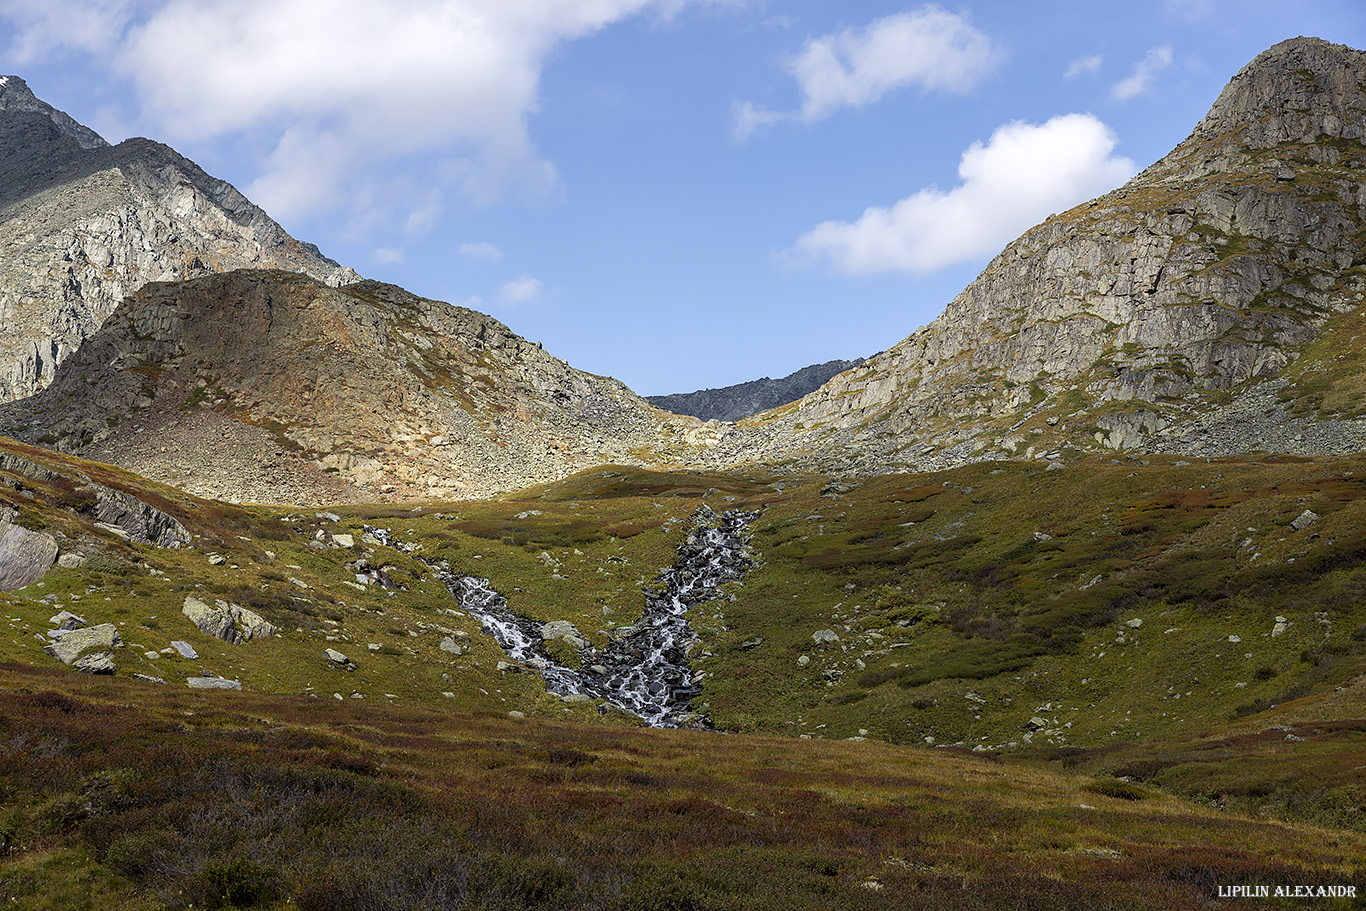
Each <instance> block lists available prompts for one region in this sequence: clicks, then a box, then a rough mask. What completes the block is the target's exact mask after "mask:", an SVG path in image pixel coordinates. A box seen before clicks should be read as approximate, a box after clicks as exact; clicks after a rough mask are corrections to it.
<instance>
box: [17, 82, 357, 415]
mask: <svg viewBox="0 0 1366 911" xmlns="http://www.w3.org/2000/svg"><path fill="white" fill-rule="evenodd" d="M241 268H272V269H287V270H290V271H295V272H303V273H305V274H307V275H310V276H313V277H314V278H317V279H319V280H321V281H323V282H326V283H327V284H330V285H341V284H346V283H348V282H353V281H357V280H358V279H359V278H360V276H358V275H357V274H356V273H355V272H353V271H352V270H350V269H347V268H344V267H342V266H340V265H338V264H337V263H335V262H333V261H332V260H330V259H328V258H326V257H325V256H323V255H322V254H321V253H320V252H319V251H318V249H317V248H316V247H314V246H313V245H311V244H305V243H300V242H299V241H297V240H295V239H294V238H292V237H290V236H289V235H288V234H287V233H285V231H284V229H283V228H281V227H280V226H279V225H278V224H276V223H275V222H274V221H273V220H271V218H270V217H269V216H268V215H266V213H265V212H264V211H262V210H261V209H260V208H258V207H257V206H255V205H253V204H252V203H251V202H250V201H249V200H247V198H246V197H244V196H243V195H242V194H241V193H239V192H238V191H237V190H236V189H234V188H233V187H232V186H231V185H230V184H228V183H226V182H224V181H221V180H217V179H215V178H213V177H210V176H209V175H208V174H205V173H204V172H203V171H202V170H201V169H200V168H199V167H198V166H197V165H195V163H194V162H192V161H189V160H188V159H186V158H184V157H182V156H180V155H179V154H177V153H176V152H175V151H174V150H173V149H171V148H169V147H167V146H164V145H161V144H160V143H155V142H151V141H149V140H146V139H130V140H127V141H126V142H122V143H120V144H118V145H117V146H111V145H109V143H107V142H105V141H104V140H103V139H102V138H101V137H100V136H99V135H98V134H96V133H95V132H94V131H93V130H90V129H89V128H87V127H84V126H82V125H81V124H79V123H77V122H76V121H75V120H73V119H72V118H71V117H69V116H67V115H66V114H64V113H62V112H61V111H58V110H55V109H53V108H52V107H50V106H49V105H47V104H45V103H44V102H42V101H40V100H39V99H37V98H35V97H34V95H33V93H32V91H30V90H29V87H28V85H27V84H26V83H25V82H24V81H23V80H22V79H20V78H19V77H17V76H7V77H3V82H2V83H0V401H9V400H13V399H16V398H22V397H24V396H28V395H32V394H33V393H34V392H36V391H38V390H39V389H42V388H44V387H45V386H47V385H48V384H49V383H50V382H52V378H53V376H54V375H55V372H56V369H57V366H58V365H59V364H60V363H61V362H62V361H64V360H65V359H66V358H67V357H68V356H69V355H70V354H71V352H73V351H75V350H76V349H77V348H78V347H79V346H80V344H81V342H83V341H84V340H85V339H86V338H88V337H89V336H90V335H91V334H93V333H94V331H95V330H96V329H98V328H99V327H100V326H101V325H102V324H103V323H104V321H105V320H106V319H108V317H109V315H110V314H111V313H113V312H114V309H115V307H117V306H118V304H119V302H120V301H122V300H123V299H124V298H125V297H127V296H128V295H129V294H131V293H132V292H134V291H136V290H137V289H138V288H139V287H141V286H142V285H143V284H144V283H146V282H149V281H174V280H178V279H183V278H190V277H193V276H197V275H206V274H209V273H213V272H224V271H228V270H232V269H241Z"/></svg>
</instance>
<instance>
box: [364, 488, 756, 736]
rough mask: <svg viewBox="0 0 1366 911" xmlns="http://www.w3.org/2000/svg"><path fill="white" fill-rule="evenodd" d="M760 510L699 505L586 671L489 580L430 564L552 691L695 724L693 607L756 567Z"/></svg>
mask: <svg viewBox="0 0 1366 911" xmlns="http://www.w3.org/2000/svg"><path fill="white" fill-rule="evenodd" d="M758 515H759V514H758V513H757V512H745V511H742V510H729V511H727V512H726V513H725V515H723V516H718V515H717V514H716V513H715V512H713V511H712V510H711V509H710V508H709V507H707V506H703V507H702V508H701V509H700V510H698V512H697V514H696V515H694V517H693V529H692V531H691V533H690V534H689V535H688V538H687V540H686V541H685V542H684V543H683V546H682V547H680V548H679V549H678V559H677V560H676V561H675V562H674V565H673V566H672V567H670V568H669V569H666V570H664V571H663V572H662V573H660V575H659V577H658V578H657V579H656V580H655V584H654V585H653V586H651V588H650V590H649V591H647V592H646V593H645V610H644V613H642V615H641V617H640V619H639V620H637V621H636V622H635V623H634V624H633V625H632V626H631V627H630V628H629V630H628V631H626V632H625V633H624V634H622V635H619V636H618V637H617V638H615V639H613V640H612V641H611V642H610V643H608V645H607V646H606V647H605V648H603V649H600V650H595V651H593V652H591V653H588V654H585V656H584V659H583V663H584V665H585V669H578V668H569V667H565V666H563V665H561V664H557V663H556V662H555V661H553V660H551V658H550V657H549V655H548V654H547V653H546V649H545V642H544V640H543V639H542V638H541V633H540V630H541V625H540V624H539V623H535V622H533V621H531V620H527V619H526V618H524V617H519V616H517V615H516V614H515V613H513V612H512V610H511V608H509V607H508V603H507V599H506V598H504V597H503V596H502V595H500V594H499V593H498V592H497V591H495V590H494V589H493V588H492V587H491V586H490V585H489V581H488V580H487V579H483V578H480V577H478V576H468V575H462V574H459V573H455V572H452V571H450V570H449V569H447V568H445V567H433V568H434V569H435V570H436V573H437V575H438V577H439V578H440V579H441V581H442V582H443V583H445V585H446V587H447V588H448V589H449V590H450V592H451V594H453V595H455V597H456V599H457V600H458V601H459V603H460V606H461V608H462V609H463V610H465V611H466V612H467V613H469V614H470V615H472V616H474V617H477V618H478V619H479V622H480V623H481V624H482V625H483V628H484V630H485V632H487V633H489V634H490V635H491V636H493V637H494V639H496V640H497V641H498V644H499V645H500V646H502V648H503V650H504V651H505V652H507V654H508V656H509V657H510V658H512V659H514V660H516V661H520V662H522V663H523V664H525V665H527V666H528V667H532V668H535V669H536V670H538V671H539V672H540V673H541V676H542V677H543V678H544V679H545V685H546V689H547V690H549V691H550V692H552V693H555V694H557V695H571V694H583V695H586V696H590V697H593V698H595V699H604V700H607V701H609V702H612V703H614V704H615V705H618V706H620V707H621V708H623V709H626V710H627V711H629V712H631V713H633V714H635V715H638V716H639V717H640V718H643V719H644V720H645V721H646V722H648V723H649V724H651V725H654V726H655V727H678V726H680V725H682V724H685V723H696V719H694V718H692V717H691V716H690V713H689V706H690V705H691V703H692V700H693V698H694V697H695V696H696V695H697V694H698V692H699V691H700V686H699V684H698V683H697V681H696V680H695V679H694V677H693V672H692V668H691V667H690V666H689V664H688V651H689V650H690V648H691V647H692V645H693V643H694V642H695V641H696V636H694V635H693V632H692V629H691V628H690V627H689V626H688V619H687V612H688V609H689V608H691V607H693V606H695V605H698V604H701V603H703V602H705V601H709V600H711V599H712V598H714V597H716V595H717V593H718V591H719V589H720V588H721V586H723V585H725V584H726V583H727V582H733V581H736V580H738V579H740V578H742V577H743V576H744V575H745V573H746V572H748V571H749V569H750V568H751V567H752V566H753V565H754V559H753V558H752V557H751V556H750V555H749V528H750V525H751V524H753V522H754V520H755V519H756V518H757V517H758ZM367 531H370V532H371V533H372V534H374V535H375V537H376V539H377V540H380V541H381V542H387V541H389V540H391V539H390V536H389V534H388V532H387V531H385V530H384V529H369V528H367ZM590 667H596V668H599V669H600V670H599V671H598V672H595V671H593V670H589V669H587V668H590ZM604 671H605V672H604Z"/></svg>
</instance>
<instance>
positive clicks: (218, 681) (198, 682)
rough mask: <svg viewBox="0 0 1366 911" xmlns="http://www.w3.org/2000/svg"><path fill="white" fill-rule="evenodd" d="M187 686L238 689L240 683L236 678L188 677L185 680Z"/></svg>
mask: <svg viewBox="0 0 1366 911" xmlns="http://www.w3.org/2000/svg"><path fill="white" fill-rule="evenodd" d="M185 683H186V685H187V686H189V687H190V688H191V689H196V690H240V689H241V688H242V684H241V683H240V682H238V681H236V680H227V679H224V678H223V677H188V678H186V680H185Z"/></svg>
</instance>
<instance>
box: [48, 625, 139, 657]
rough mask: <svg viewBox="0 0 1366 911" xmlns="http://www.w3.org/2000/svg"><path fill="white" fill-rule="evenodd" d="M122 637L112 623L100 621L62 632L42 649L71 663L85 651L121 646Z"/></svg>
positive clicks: (97, 650) (104, 649)
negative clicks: (83, 627) (99, 622)
mask: <svg viewBox="0 0 1366 911" xmlns="http://www.w3.org/2000/svg"><path fill="white" fill-rule="evenodd" d="M122 646H123V639H122V638H121V637H120V636H119V631H118V630H117V629H115V628H114V624H112V623H101V624H100V625H99V626H92V627H90V628H89V629H73V630H68V631H66V632H65V633H63V634H62V638H60V639H58V640H57V641H55V642H51V643H49V644H47V645H45V646H43V651H45V652H47V653H48V654H49V655H51V656H52V657H54V658H56V659H57V660H58V661H60V662H62V663H63V664H71V663H72V662H74V661H75V660H76V659H77V658H79V657H81V656H82V655H84V654H86V653H87V652H100V651H108V650H109V649H111V648H121V647H122Z"/></svg>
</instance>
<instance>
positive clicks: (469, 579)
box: [0, 38, 1366, 911]
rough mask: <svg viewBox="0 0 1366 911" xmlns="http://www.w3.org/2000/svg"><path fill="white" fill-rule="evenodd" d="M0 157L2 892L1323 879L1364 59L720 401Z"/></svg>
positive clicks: (1084, 899)
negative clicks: (762, 396) (830, 371)
mask: <svg viewBox="0 0 1366 911" xmlns="http://www.w3.org/2000/svg"><path fill="white" fill-rule="evenodd" d="M0 149H2V150H3V152H4V154H3V155H0V249H2V250H3V251H4V253H3V256H0V311H2V312H3V313H4V320H5V321H4V324H3V331H0V342H3V346H0V347H3V351H0V358H3V359H6V360H5V364H4V365H0V391H2V392H3V394H4V398H6V399H7V400H9V401H7V402H6V403H5V404H4V405H3V406H0V427H3V429H4V430H5V432H6V433H7V434H8V435H9V436H7V437H4V438H3V439H0V903H2V904H4V905H5V906H6V907H11V908H15V909H47V908H69V909H82V908H89V909H95V908H100V909H107V908H120V909H144V908H146V909H153V908H190V907H216V908H224V907H233V908H247V907H257V908H269V909H285V908H299V909H304V911H330V909H342V908H346V909H456V908H470V909H511V908H545V909H555V908H559V909H571V908H573V909H579V908H588V909H604V911H606V909H612V911H628V909H631V911H635V909H658V911H685V909H686V911H692V909H698V911H700V909H740V908H744V909H774V911H778V909H782V911H787V909H798V908H810V909H836V908H838V909H845V908H854V909H858V908H866V909H888V908H908V909H909V908H936V909H940V908H943V909H954V908H963V909H969V908H1020V909H1024V908H1050V909H1052V908H1060V909H1068V908H1075V909H1099V908H1114V909H1120V908H1123V909H1144V908H1149V909H1179V908H1189V909H1196V908H1206V907H1211V906H1213V905H1215V904H1216V903H1219V900H1220V899H1225V898H1227V899H1237V901H1238V902H1239V906H1240V907H1242V906H1244V905H1245V906H1247V907H1255V906H1259V905H1254V904H1252V903H1253V902H1259V901H1260V902H1264V903H1265V904H1266V905H1267V906H1284V907H1295V908H1349V907H1359V906H1360V904H1361V901H1362V899H1361V897H1360V894H1359V893H1361V889H1362V886H1363V884H1364V883H1363V879H1362V871H1363V869H1366V810H1364V805H1363V801H1364V800H1366V790H1363V785H1362V781H1363V778H1362V774H1361V772H1362V768H1363V766H1362V763H1363V761H1364V760H1363V759H1362V758H1361V757H1362V755H1363V751H1364V750H1366V387H1363V385H1362V379H1361V370H1360V367H1361V362H1362V359H1363V357H1364V356H1366V355H1363V342H1362V341H1361V338H1362V336H1363V331H1362V321H1363V318H1366V317H1363V313H1364V312H1366V311H1363V306H1366V184H1363V165H1364V164H1366V54H1363V53H1362V52H1360V51H1357V50H1354V49H1351V48H1347V47H1343V46H1341V45H1334V44H1330V43H1328V42H1324V41H1320V40H1317V39H1311V38H1298V39H1293V40H1290V41H1286V42H1284V43H1282V44H1278V45H1277V46H1275V47H1273V48H1271V49H1270V50H1268V51H1266V52H1265V53H1263V54H1262V55H1260V56H1259V57H1258V58H1257V59H1256V60H1254V61H1252V62H1251V63H1250V64H1249V65H1248V66H1247V67H1246V68H1244V69H1243V70H1242V71H1241V72H1239V73H1238V74H1237V75H1236V76H1235V77H1234V78H1233V80H1232V81H1231V82H1230V83H1229V85H1228V87H1227V88H1226V89H1225V90H1224V92H1223V93H1222V94H1221V95H1220V96H1219V98H1218V99H1217V100H1216V101H1215V103H1214V106H1213V107H1212V109H1211V110H1210V113H1209V115H1208V116H1207V117H1206V118H1205V119H1204V120H1203V121H1201V122H1200V124H1199V125H1198V126H1197V127H1196V129H1195V131H1194V132H1193V133H1192V134H1191V136H1190V137H1189V138H1188V139H1186V140H1185V141H1184V142H1182V143H1181V144H1180V145H1179V146H1178V147H1177V148H1176V149H1175V150H1174V151H1173V152H1172V153H1171V154H1170V155H1168V156H1166V157H1165V158H1163V159H1162V160H1161V161H1158V162H1157V163H1155V164H1153V165H1152V166H1150V167H1148V168H1147V169H1146V170H1144V171H1142V172H1141V173H1140V174H1138V175H1137V176H1136V177H1134V178H1133V179H1132V180H1131V181H1130V182H1129V183H1127V184H1126V185H1125V186H1123V187H1122V188H1120V189H1118V190H1115V191H1113V192H1111V193H1108V194H1106V195H1104V196H1102V197H1100V198H1097V199H1095V200H1092V201H1090V202H1087V203H1083V204H1082V205H1080V206H1077V207H1076V208H1073V209H1071V210H1069V211H1066V212H1062V213H1060V214H1057V215H1054V216H1053V217H1051V218H1049V219H1048V220H1047V221H1045V222H1044V223H1043V224H1041V225H1039V226H1037V227H1035V228H1033V229H1031V230H1029V231H1028V232H1026V233H1025V234H1024V235H1023V236H1022V237H1021V238H1020V239H1019V240H1017V241H1015V242H1014V243H1012V244H1010V245H1009V246H1008V247H1007V248H1006V249H1005V250H1004V251H1003V252H1002V253H1001V254H1000V255H999V256H997V257H996V258H995V259H994V260H992V262H991V263H990V264H989V265H988V266H987V268H986V270H985V271H984V272H983V273H982V274H981V275H980V276H979V277H978V278H977V279H976V280H975V281H974V282H973V283H972V284H971V285H969V286H968V287H967V288H966V289H965V290H964V291H963V292H962V294H960V295H959V296H958V297H957V298H955V299H954V301H953V302H952V303H951V304H950V305H949V306H948V308H947V309H946V310H945V312H944V314H943V315H942V316H941V317H939V318H938V319H936V320H935V321H934V322H932V323H931V324H929V325H928V326H926V327H924V328H922V329H920V330H918V331H917V332H915V333H914V334H913V335H911V336H910V337H908V338H906V339H904V340H903V341H901V342H900V343H898V344H895V345H893V346H892V347H890V348H889V349H887V350H886V351H883V352H881V353H879V354H876V355H874V356H873V357H871V358H869V359H868V360H866V361H864V362H862V363H853V364H848V365H846V364H843V363H840V364H836V365H835V366H837V367H846V366H847V369H844V370H843V372H840V373H838V374H836V375H834V376H833V377H832V378H830V379H829V381H828V382H826V383H825V384H824V385H822V386H821V387H820V388H819V389H817V390H815V391H814V392H810V393H809V394H807V395H805V396H804V397H802V398H800V399H797V400H796V401H791V402H787V403H785V404H781V405H779V406H778V407H776V408H774V409H772V410H769V411H766V412H762V413H759V414H755V415H751V416H746V417H743V418H741V419H739V420H737V421H733V422H731V421H717V420H706V421H704V420H701V419H699V418H696V417H690V416H686V415H678V414H673V413H670V412H667V411H664V410H662V409H661V408H659V407H657V406H656V405H653V404H651V403H650V402H649V401H647V400H645V399H643V398H641V397H639V396H637V395H636V394H635V393H633V392H632V391H631V390H630V389H629V388H627V387H626V385H625V384H623V383H621V382H619V381H616V380H613V379H610V378H607V377H601V376H596V375H593V374H589V373H586V372H583V371H580V370H576V369H574V368H572V367H570V366H569V365H568V364H566V363H565V362H564V361H562V360H559V359H558V358H556V357H554V356H552V355H551V354H549V353H547V352H545V351H544V350H542V348H541V346H539V345H537V344H534V343H531V342H528V341H526V340H525V339H523V338H521V337H520V336H518V335H516V334H515V333H514V332H513V330H512V329H510V328H508V327H507V326H506V325H504V324H503V323H501V322H499V321H498V320H495V319H493V318H492V317H488V316H485V315H483V314H480V313H478V312H476V311H474V310H471V309H468V308H465V307H456V306H451V305H448V304H445V303H441V302H438V301H432V300H428V299H425V298H422V297H420V296H418V295H414V294H410V293H408V292H406V291H404V290H403V289H401V288H398V287H396V286H393V285H389V284H385V283H382V282H377V281H368V280H362V279H361V278H360V276H359V275H357V274H355V273H354V272H352V271H351V270H349V269H346V268H345V267H341V266H339V265H338V264H337V263H334V262H332V261H330V260H327V259H326V258H325V257H322V255H321V254H320V253H319V252H318V251H317V249H316V248H314V247H311V246H310V245H307V244H302V243H300V242H298V241H295V240H293V239H292V238H290V237H289V236H288V235H286V234H285V233H284V232H283V229H281V228H280V227H279V226H278V225H277V224H276V223H275V222H273V221H271V220H270V219H269V218H268V217H267V216H266V215H265V213H264V212H263V211H261V210H260V209H258V208H256V207H255V206H253V205H252V204H251V203H249V202H247V201H246V199H245V197H243V196H241V194H239V193H238V192H237V191H236V190H234V189H233V188H232V187H231V186H229V185H227V184H226V183H224V182H222V181H218V180H216V179H214V178H211V177H208V176H207V175H206V174H205V173H204V172H203V171H201V170H200V169H199V168H198V167H197V166H195V165H193V164H192V163H191V162H189V161H188V160H186V159H184V158H182V157H181V156H179V155H177V154H176V153H174V152H172V151H171V150H169V149H168V148H166V147H164V146H160V145H156V144H154V143H150V142H147V141H145V140H142V141H130V142H125V143H121V144H119V145H118V146H113V147H111V146H109V145H108V144H107V143H105V142H104V141H103V140H101V139H100V138H99V137H98V136H97V135H96V134H94V133H93V132H92V131H91V130H89V129H87V128H85V127H83V126H81V125H80V124H77V123H76V122H75V121H74V120H72V119H71V118H70V117H67V116H66V115H64V114H62V113H61V112H59V111H56V110H54V109H53V108H51V107H50V106H48V105H46V104H44V103H43V102H41V101H39V100H37V99H36V98H35V97H34V96H33V95H32V93H31V92H30V91H29V90H28V87H27V85H26V84H25V83H24V82H23V81H22V80H20V79H19V78H18V77H8V78H7V79H0ZM825 366H827V367H829V366H831V365H825ZM813 369H814V368H813ZM6 377H8V379H6ZM745 394H746V395H747V394H748V393H747V392H746V393H745ZM1278 903H1279V904H1278Z"/></svg>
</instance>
